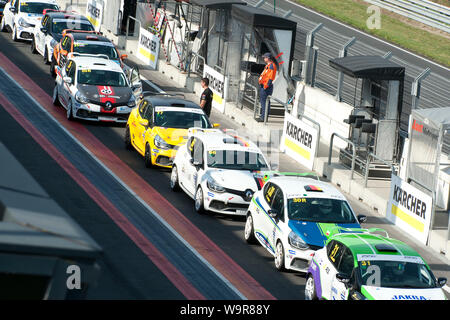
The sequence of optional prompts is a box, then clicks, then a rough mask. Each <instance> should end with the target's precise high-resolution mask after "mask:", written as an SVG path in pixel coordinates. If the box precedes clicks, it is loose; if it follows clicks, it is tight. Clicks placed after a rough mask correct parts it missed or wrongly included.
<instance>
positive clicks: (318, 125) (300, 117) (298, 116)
mask: <svg viewBox="0 0 450 320" xmlns="http://www.w3.org/2000/svg"><path fill="white" fill-rule="evenodd" d="M297 118H298V119H299V120H302V118H303V119H306V120H308V121H309V122H311V123H312V124H313V126H316V128H317V141H316V152H315V154H314V158H317V154H318V153H319V146H320V123H318V122H317V121H316V120H313V119H311V118H310V117H308V116H307V115H304V114H298V115H297Z"/></svg>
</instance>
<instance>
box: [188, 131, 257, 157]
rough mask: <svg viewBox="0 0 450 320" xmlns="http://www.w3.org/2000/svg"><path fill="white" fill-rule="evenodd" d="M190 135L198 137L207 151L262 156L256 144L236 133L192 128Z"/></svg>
mask: <svg viewBox="0 0 450 320" xmlns="http://www.w3.org/2000/svg"><path fill="white" fill-rule="evenodd" d="M189 135H192V136H195V137H198V138H199V139H200V140H201V141H202V142H203V144H204V145H205V149H206V150H208V149H215V150H236V151H248V152H258V153H261V154H262V151H261V150H260V149H259V148H258V146H257V145H256V144H255V143H254V142H252V141H250V140H248V139H245V138H243V137H240V136H239V135H237V134H236V133H234V132H224V131H222V130H219V129H201V128H191V129H189Z"/></svg>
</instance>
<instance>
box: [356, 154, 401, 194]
mask: <svg viewBox="0 0 450 320" xmlns="http://www.w3.org/2000/svg"><path fill="white" fill-rule="evenodd" d="M371 157H372V158H373V159H377V160H378V161H380V162H381V163H383V164H385V165H387V166H389V167H390V168H391V172H392V174H394V175H397V171H396V170H395V166H394V164H393V163H392V162H391V161H386V160H384V159H381V158H380V157H378V156H377V155H375V154H373V153H372V152H369V154H368V155H367V159H366V168H365V172H364V187H365V188H366V187H367V180H368V179H369V166H370V158H371Z"/></svg>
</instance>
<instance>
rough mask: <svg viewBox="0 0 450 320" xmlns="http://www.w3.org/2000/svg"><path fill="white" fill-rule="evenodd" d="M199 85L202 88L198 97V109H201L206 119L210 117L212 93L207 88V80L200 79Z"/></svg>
mask: <svg viewBox="0 0 450 320" xmlns="http://www.w3.org/2000/svg"><path fill="white" fill-rule="evenodd" d="M200 84H201V86H202V88H203V89H204V90H203V93H202V96H201V97H200V107H201V108H202V109H203V111H204V112H205V113H206V115H207V116H208V118H209V117H210V115H211V106H212V100H213V92H212V91H211V89H210V88H209V79H208V78H202V80H201V81H200Z"/></svg>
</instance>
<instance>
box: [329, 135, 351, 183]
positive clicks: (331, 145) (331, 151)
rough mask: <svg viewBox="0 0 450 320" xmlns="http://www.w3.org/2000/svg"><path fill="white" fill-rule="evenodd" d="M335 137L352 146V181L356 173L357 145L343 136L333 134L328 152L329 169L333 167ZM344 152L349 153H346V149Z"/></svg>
mask: <svg viewBox="0 0 450 320" xmlns="http://www.w3.org/2000/svg"><path fill="white" fill-rule="evenodd" d="M334 137H338V138H339V139H341V140H343V141H345V142H347V143H348V144H350V145H351V146H352V166H351V173H350V180H353V172H354V171H355V159H356V147H355V144H354V143H353V142H352V141H351V140H349V139H347V138H344V137H343V136H341V135H339V134H337V133H336V132H333V133H332V134H331V139H330V148H329V150H328V167H329V166H330V165H331V154H332V153H333V140H334ZM344 152H345V153H347V151H345V149H344ZM347 154H348V155H350V153H347Z"/></svg>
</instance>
